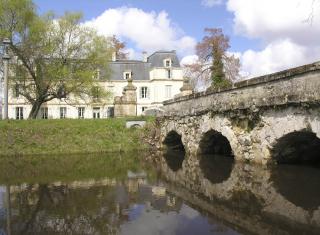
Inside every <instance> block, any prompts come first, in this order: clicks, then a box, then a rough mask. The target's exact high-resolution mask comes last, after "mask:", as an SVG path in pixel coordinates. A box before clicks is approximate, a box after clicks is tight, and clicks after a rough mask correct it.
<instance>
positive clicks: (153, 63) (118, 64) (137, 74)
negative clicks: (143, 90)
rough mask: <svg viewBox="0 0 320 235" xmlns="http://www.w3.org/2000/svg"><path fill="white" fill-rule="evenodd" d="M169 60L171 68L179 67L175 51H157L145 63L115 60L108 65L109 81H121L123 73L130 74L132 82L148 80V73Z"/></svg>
mask: <svg viewBox="0 0 320 235" xmlns="http://www.w3.org/2000/svg"><path fill="white" fill-rule="evenodd" d="M167 58H170V59H171V61H172V67H180V63H179V59H178V57H177V55H176V52H175V51H157V52H155V53H153V54H152V55H150V56H149V57H148V60H147V62H143V61H140V60H117V61H111V62H110V63H109V65H110V69H111V76H110V80H123V73H124V72H126V71H131V72H132V78H133V80H149V79H150V78H149V71H150V70H151V69H152V68H155V67H163V60H165V59H167Z"/></svg>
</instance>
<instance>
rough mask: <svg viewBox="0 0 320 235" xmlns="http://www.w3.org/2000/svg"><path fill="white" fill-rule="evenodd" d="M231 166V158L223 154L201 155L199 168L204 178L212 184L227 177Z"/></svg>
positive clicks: (220, 181)
mask: <svg viewBox="0 0 320 235" xmlns="http://www.w3.org/2000/svg"><path fill="white" fill-rule="evenodd" d="M232 167H233V158H232V157H229V156H223V155H201V156H200V168H201V170H202V173H203V175H204V177H205V178H207V179H208V180H209V181H210V182H211V183H212V184H218V183H222V182H223V181H225V180H227V179H229V177H230V174H231V171H232Z"/></svg>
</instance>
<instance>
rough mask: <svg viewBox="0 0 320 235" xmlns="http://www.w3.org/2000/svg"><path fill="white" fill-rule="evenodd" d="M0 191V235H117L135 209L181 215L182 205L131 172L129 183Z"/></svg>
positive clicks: (19, 187)
mask: <svg viewBox="0 0 320 235" xmlns="http://www.w3.org/2000/svg"><path fill="white" fill-rule="evenodd" d="M10 188H11V191H10V193H11V198H9V202H10V204H11V205H10V206H11V211H12V212H13V213H12V214H11V215H10V214H8V213H7V212H8V205H7V201H6V200H7V194H8V190H7V187H2V186H1V187H0V213H1V214H0V223H1V230H0V231H1V233H0V234H1V235H2V234H10V233H11V232H10V229H9V230H8V227H7V223H8V222H9V221H10V223H11V229H12V233H13V234H43V233H46V234H47V233H61V234H119V233H120V227H121V225H122V224H124V223H126V222H128V221H129V220H130V219H131V218H130V216H131V215H130V214H131V213H132V210H133V209H132V208H134V207H135V206H136V205H140V206H143V207H145V208H149V209H150V210H158V211H161V212H169V211H179V210H180V208H181V205H182V201H181V200H179V199H176V198H175V196H172V195H167V192H166V189H165V187H163V186H161V185H153V184H149V182H148V180H147V178H146V174H141V173H137V174H132V172H131V173H129V172H128V177H127V178H126V179H120V180H117V179H109V178H106V179H102V180H88V181H77V182H70V183H63V182H54V183H51V184H22V185H13V186H10Z"/></svg>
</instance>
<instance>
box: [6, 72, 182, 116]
mask: <svg viewBox="0 0 320 235" xmlns="http://www.w3.org/2000/svg"><path fill="white" fill-rule="evenodd" d="M171 71H172V78H170V79H168V78H166V75H167V73H166V69H165V68H162V69H161V68H155V69H153V70H152V71H150V78H151V79H150V80H136V81H133V85H134V86H136V87H137V115H141V114H142V107H158V106H162V104H161V103H162V102H163V101H164V100H167V99H170V98H173V97H174V95H176V94H178V93H180V88H181V87H182V85H183V76H182V75H183V74H182V69H180V68H175V69H171ZM101 85H102V86H103V87H104V88H105V89H107V90H109V91H111V92H112V97H110V99H109V100H108V101H104V102H103V103H97V104H92V103H91V104H90V103H87V104H86V103H85V102H84V101H77V102H76V103H75V102H68V103H66V102H64V101H60V100H57V99H55V100H52V101H49V102H48V103H47V104H46V105H45V107H48V118H60V107H66V108H67V114H66V118H78V107H85V113H84V117H85V118H93V108H94V107H100V118H107V111H108V107H112V106H113V98H114V97H115V96H121V95H122V91H123V88H124V87H125V86H126V85H127V81H126V80H119V81H107V82H101ZM166 85H170V86H171V97H166V95H165V86H166ZM141 87H148V89H149V94H150V96H149V97H148V98H140V92H141ZM16 107H23V112H24V114H23V116H24V119H27V118H28V115H29V112H30V110H31V105H29V104H28V103H27V101H26V100H25V99H24V98H14V97H13V93H12V92H10V93H9V118H10V119H15V118H16Z"/></svg>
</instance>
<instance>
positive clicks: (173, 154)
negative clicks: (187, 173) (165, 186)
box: [163, 148, 185, 171]
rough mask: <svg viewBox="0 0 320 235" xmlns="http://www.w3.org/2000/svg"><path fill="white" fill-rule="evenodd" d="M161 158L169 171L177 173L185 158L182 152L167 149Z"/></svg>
mask: <svg viewBox="0 0 320 235" xmlns="http://www.w3.org/2000/svg"><path fill="white" fill-rule="evenodd" d="M163 156H164V159H165V160H166V162H167V164H168V166H169V167H170V169H171V170H173V171H178V170H179V169H181V168H182V163H183V160H184V158H185V152H184V151H181V150H173V149H169V148H168V149H167V150H166V152H165V153H164V155H163Z"/></svg>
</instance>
